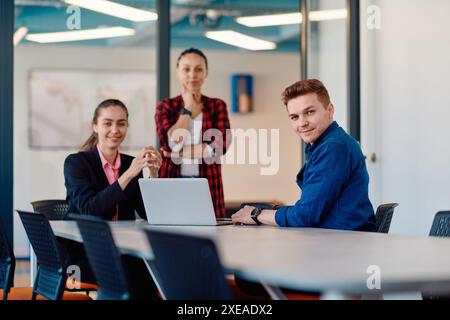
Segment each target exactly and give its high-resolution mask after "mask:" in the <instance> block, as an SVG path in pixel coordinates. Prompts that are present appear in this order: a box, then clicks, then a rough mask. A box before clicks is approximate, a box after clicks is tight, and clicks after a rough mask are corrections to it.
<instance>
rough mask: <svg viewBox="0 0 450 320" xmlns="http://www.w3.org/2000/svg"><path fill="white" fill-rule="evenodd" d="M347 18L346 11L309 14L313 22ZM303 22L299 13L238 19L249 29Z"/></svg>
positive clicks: (237, 19) (324, 11) (338, 10)
mask: <svg viewBox="0 0 450 320" xmlns="http://www.w3.org/2000/svg"><path fill="white" fill-rule="evenodd" d="M346 17H347V10H346V9H336V10H321V11H311V12H310V13H309V19H310V20H311V21H327V20H340V19H345V18H346ZM302 20H303V19H302V14H301V13H299V12H293V13H284V14H271V15H264V16H249V17H239V18H236V22H237V23H240V24H243V25H245V26H247V27H267V26H281V25H288V24H300V23H302Z"/></svg>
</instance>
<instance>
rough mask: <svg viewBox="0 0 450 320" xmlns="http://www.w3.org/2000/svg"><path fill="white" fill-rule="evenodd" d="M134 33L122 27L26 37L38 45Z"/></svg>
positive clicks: (132, 30)
mask: <svg viewBox="0 0 450 320" xmlns="http://www.w3.org/2000/svg"><path fill="white" fill-rule="evenodd" d="M135 33H136V31H134V29H130V28H124V27H111V28H97V29H86V30H76V31H64V32H51V33H34V34H29V35H27V36H26V39H27V40H28V41H34V42H40V43H52V42H68V41H82V40H93V39H104V38H114V37H126V36H132V35H134V34H135Z"/></svg>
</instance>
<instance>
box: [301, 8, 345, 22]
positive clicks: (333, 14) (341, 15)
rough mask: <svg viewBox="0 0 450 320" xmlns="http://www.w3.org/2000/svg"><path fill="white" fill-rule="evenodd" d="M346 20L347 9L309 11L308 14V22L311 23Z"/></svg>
mask: <svg viewBox="0 0 450 320" xmlns="http://www.w3.org/2000/svg"><path fill="white" fill-rule="evenodd" d="M346 18H347V9H336V10H321V11H311V12H310V13H309V20H311V21H328V20H343V19H346Z"/></svg>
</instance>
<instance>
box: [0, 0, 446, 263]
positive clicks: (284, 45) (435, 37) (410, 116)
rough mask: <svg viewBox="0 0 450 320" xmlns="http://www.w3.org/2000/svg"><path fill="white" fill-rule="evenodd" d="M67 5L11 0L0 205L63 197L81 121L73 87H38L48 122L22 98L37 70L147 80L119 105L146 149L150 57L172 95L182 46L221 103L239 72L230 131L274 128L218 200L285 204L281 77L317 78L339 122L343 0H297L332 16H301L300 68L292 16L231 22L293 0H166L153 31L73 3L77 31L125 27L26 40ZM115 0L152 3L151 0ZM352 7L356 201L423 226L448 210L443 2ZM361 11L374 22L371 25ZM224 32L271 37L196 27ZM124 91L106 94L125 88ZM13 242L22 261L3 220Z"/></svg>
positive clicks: (62, 26)
mask: <svg viewBox="0 0 450 320" xmlns="http://www.w3.org/2000/svg"><path fill="white" fill-rule="evenodd" d="M70 2H71V1H62V0H47V1H38V0H33V1H28V0H15V8H14V15H15V23H14V32H15V34H14V35H15V37H16V41H17V42H16V44H15V45H14V69H13V70H14V71H13V78H14V82H13V89H14V93H13V114H14V118H13V137H14V138H13V139H14V140H13V150H14V151H13V164H14V171H13V193H12V194H13V207H14V209H25V210H31V205H30V202H31V201H35V200H40V199H63V198H65V187H64V177H63V162H64V159H65V157H66V156H67V155H68V154H69V153H73V152H76V151H77V150H78V148H79V145H81V143H82V142H83V141H84V140H85V139H86V138H87V135H86V136H84V135H83V134H81V132H85V131H83V130H85V129H86V128H87V127H88V126H89V119H88V120H87V121H85V122H84V123H81V122H82V121H81V120H79V119H83V120H84V119H85V118H82V117H81V118H79V116H80V115H79V113H77V112H76V111H75V110H74V109H71V106H72V107H73V108H76V107H77V105H78V103H79V101H78V100H77V99H79V98H80V96H81V95H82V94H81V93H80V96H77V95H76V94H75V95H73V92H69V93H68V92H64V90H63V89H61V88H62V87H61V88H59V87H57V88H55V87H53V88H47V89H48V90H49V92H52V93H53V94H60V95H61V99H62V100H64V106H65V107H66V108H67V109H65V110H64V113H65V114H66V117H65V118H62V119H61V121H60V122H57V123H55V122H52V121H54V118H52V117H51V116H50V115H49V111H48V110H47V111H46V109H45V107H46V106H45V105H38V106H35V105H33V99H37V98H39V97H34V96H33V95H32V92H31V88H32V86H31V85H32V83H33V81H34V82H36V81H37V82H39V81H41V82H40V85H41V86H44V87H45V85H46V83H45V79H44V80H42V79H41V80H39V77H38V76H39V75H42V74H43V73H42V72H44V73H45V71H47V72H50V71H54V72H58V71H59V72H61V73H62V74H68V75H72V76H73V75H74V74H77V72H78V74H79V75H81V77H82V76H83V75H86V74H92V73H96V72H97V73H99V74H108V73H109V74H110V75H111V74H114V75H117V77H118V81H119V80H120V81H119V82H117V83H121V84H124V83H126V81H127V80H126V77H127V75H128V76H130V77H131V75H136V74H138V77H139V79H141V80H142V79H143V78H145V79H144V80H142V81H144V82H145V83H148V84H149V86H148V88H146V89H145V92H140V93H137V96H138V97H139V98H140V100H139V101H140V102H142V101H144V102H145V104H139V103H138V104H136V105H137V106H139V108H140V109H139V110H138V109H136V110H134V109H130V129H132V128H133V127H135V128H143V129H142V130H140V131H131V132H132V134H134V135H141V137H139V139H138V140H139V141H144V143H146V144H150V145H156V143H157V141H156V134H155V125H154V118H153V116H154V110H155V106H156V103H157V100H158V81H159V79H160V77H161V75H160V74H158V69H159V68H160V67H161V66H160V65H158V61H165V63H167V62H168V65H169V66H170V71H169V73H168V75H169V78H168V79H170V85H169V88H166V89H167V92H169V94H170V96H175V95H177V94H178V93H179V92H180V88H179V85H178V82H177V80H176V77H175V66H176V59H177V57H178V55H179V53H180V52H181V51H182V50H183V49H186V48H189V47H197V48H200V49H201V50H203V51H204V52H205V53H206V56H207V57H208V59H209V61H208V62H209V76H208V79H207V81H206V84H205V88H204V93H205V94H206V95H208V96H213V97H220V98H222V99H223V100H224V101H225V102H226V103H227V105H228V106H229V107H230V108H231V105H232V101H231V76H232V75H235V74H249V75H252V76H253V81H254V88H253V98H254V100H253V111H252V112H251V113H248V114H238V113H231V110H230V121H231V126H232V128H233V129H238V128H242V129H244V130H247V129H269V130H270V129H279V133H280V135H279V139H280V144H279V164H280V165H279V171H278V173H277V174H276V175H269V176H264V175H261V174H260V168H261V167H264V166H265V165H264V164H261V163H256V164H249V163H247V164H240V165H236V164H225V165H223V179H224V190H225V200H226V201H228V202H244V201H255V200H257V201H273V200H277V201H280V202H282V203H285V204H292V203H294V202H295V201H296V200H297V199H298V197H299V194H300V193H299V190H298V187H297V185H296V183H295V176H296V174H297V172H298V170H299V168H300V166H301V163H302V157H303V155H302V145H301V144H300V141H299V139H298V137H297V136H296V135H295V134H294V133H293V132H292V130H291V127H290V123H289V118H288V117H287V113H286V110H285V108H284V106H283V105H282V103H281V100H280V95H281V92H282V91H283V89H284V88H285V87H286V86H288V85H290V84H291V83H293V82H295V81H297V80H299V79H300V78H301V77H302V76H305V75H306V76H307V77H308V78H318V79H321V80H322V81H323V82H324V84H325V85H326V86H327V87H328V88H329V91H330V95H331V98H332V101H333V103H334V105H335V109H336V115H335V118H336V120H337V121H338V123H339V124H340V125H341V126H342V127H343V128H344V129H346V130H350V127H349V126H350V124H349V120H348V119H349V118H350V116H351V115H350V114H349V113H350V111H349V110H350V109H349V107H348V106H349V101H348V100H349V98H348V97H349V94H348V91H349V88H348V83H349V81H348V80H349V79H348V76H349V75H348V67H349V66H348V64H349V63H351V61H350V62H349V60H348V59H347V56H348V50H349V47H348V45H347V44H348V38H347V36H348V29H347V20H348V17H347V18H346V6H347V1H345V0H310V1H309V10H310V11H311V12H320V11H327V10H333V12H334V13H335V15H334V16H332V17H331V18H329V19H326V18H325V19H317V20H314V19H311V20H312V21H309V22H308V34H307V38H308V47H307V56H308V59H307V61H306V67H307V71H306V70H302V63H301V62H302V56H301V52H303V51H302V49H301V46H302V43H301V39H302V37H301V33H302V28H303V24H299V23H294V24H287V25H275V26H263V27H250V26H246V25H244V24H242V23H240V22H238V20H236V19H237V18H239V17H245V16H254V15H263V14H275V13H280V14H281V13H292V12H297V13H298V12H299V11H300V9H301V6H302V3H301V1H292V0H282V1H281V0H267V1H253V0H244V1H238V0H222V1H219V0H216V1H214V0H204V1H203V0H202V1H199V0H172V1H170V30H169V34H170V37H167V39H159V38H158V34H159V33H158V23H160V22H161V19H158V20H153V21H152V19H150V18H149V19H147V21H143V22H135V21H129V20H127V19H122V18H115V17H111V16H108V15H105V14H101V13H98V12H95V11H92V10H87V9H84V8H81V11H80V23H81V25H80V28H81V30H83V29H95V28H107V27H122V28H126V29H124V30H131V31H132V32H131V34H130V35H128V36H122V37H110V38H105V39H97V40H85V41H71V42H53V43H51V42H50V43H43V42H42V41H45V40H42V39H39V38H36V37H33V35H34V36H36V35H37V34H41V33H51V32H62V31H68V30H67V29H68V23H74V21H68V18H70V17H73V14H74V12H68V11H67V8H68V6H69V5H70ZM73 2H74V3H75V2H76V1H73ZM115 2H118V3H121V4H125V5H129V6H132V7H135V8H139V9H142V10H145V11H150V12H157V8H156V7H157V3H156V1H154V0H130V1H125V0H122V1H115ZM359 9H360V12H359V16H360V30H359V31H360V38H359V39H360V59H361V64H360V67H361V73H360V88H361V95H360V98H361V103H360V112H361V114H360V142H361V146H362V148H363V151H364V153H365V155H366V156H367V166H368V170H369V174H370V198H371V201H372V203H373V205H374V207H376V206H378V205H379V204H381V203H388V202H398V203H399V204H400V206H399V207H398V208H397V209H396V213H395V215H394V218H393V221H392V225H391V229H390V233H395V234H405V235H426V234H428V232H429V229H430V226H431V224H432V220H433V217H434V214H435V213H436V212H437V211H439V210H445V209H450V200H449V199H450V197H449V196H448V192H447V187H448V181H450V169H449V163H450V149H449V148H448V147H447V145H448V143H447V142H446V141H447V139H448V138H449V137H450V126H449V125H448V118H449V116H450V111H449V110H450V108H449V107H450V103H449V101H450V91H449V90H448V88H449V80H450V79H449V74H450V59H449V57H450V21H449V20H448V12H449V11H450V2H449V1H448V0H430V1H420V0H361V1H360V2H359ZM342 13H344V14H342ZM374 15H375V17H376V18H378V19H379V20H377V21H375V22H374V21H373V20H372V19H373V18H374ZM75 22H76V21H75ZM374 23H375V24H374ZM374 26H375V27H374ZM224 30H233V31H236V32H241V33H243V34H246V35H249V36H253V37H256V38H259V39H262V40H265V41H269V42H270V43H274V44H275V46H274V48H271V49H264V50H253V49H244V48H241V47H238V46H234V45H229V44H225V43H222V42H219V41H217V40H213V39H211V38H208V37H207V33H208V32H214V31H224ZM21 34H22V35H21ZM3 35H4V34H3V31H2V36H3ZM39 41H41V42H39ZM158 41H159V42H158ZM167 41H169V43H168V47H170V52H169V54H168V55H167V56H164V57H160V56H159V52H158V49H157V48H158V43H159V44H161V43H164V42H167ZM158 59H161V60H158ZM303 65H304V64H303ZM304 66H305V65H304ZM305 71H306V72H305ZM1 72H3V70H1ZM40 72H41V73H40ZM121 75H122V76H123V78H120V76H121ZM166 76H167V75H166ZM36 77H37V78H36ZM38 84H39V83H38ZM0 85H1V86H5V85H7V84H5V83H0ZM125 88H126V87H124V88H123V90H122V91H119V92H121V93H124V92H126V90H125ZM103 89H104V90H105V92H100V93H99V92H93V91H90V92H89V93H88V94H98V96H102V95H105V94H108V93H110V92H114V91H108V88H103ZM111 90H112V89H111ZM114 93H116V92H114ZM124 94H125V93H124ZM41 101H42V100H41ZM32 107H33V108H34V109H33V108H32ZM94 107H95V105H92V110H93V109H94ZM37 111H39V112H37ZM33 112H34V113H33ZM36 112H37V113H36ZM133 115H134V116H133ZM88 118H89V116H88ZM83 126H84V127H83ZM43 127H48V128H52V129H51V130H48V131H45V132H46V134H47V135H50V137H51V139H50V140H46V137H43V136H40V132H39V131H34V130H37V129H39V128H43ZM73 130H78V131H75V132H78V133H80V134H77V135H76V136H75V137H74V136H73V135H72V136H71V137H70V139H71V140H73V139H74V138H75V141H78V142H79V145H78V146H76V145H71V143H69V142H68V141H64V139H69V136H70V134H67V135H64V133H65V132H66V133H67V132H69V133H70V132H74V131H73ZM269 136H270V134H269ZM129 138H130V137H129ZM131 138H133V137H131ZM131 138H130V139H131ZM134 138H136V137H134ZM232 148H233V147H232ZM137 150H138V148H136V147H131V148H128V149H126V150H124V152H126V153H130V154H134V153H136V152H137ZM268 150H270V147H269V148H268ZM3 156H4V155H2V157H3ZM249 156H250V155H248V157H247V159H249ZM272 156H274V155H272ZM2 161H3V159H2ZM14 249H15V252H16V255H17V256H18V257H28V256H29V245H28V240H27V237H26V235H25V232H24V230H23V227H22V225H21V223H20V220H19V219H18V216H17V215H14Z"/></svg>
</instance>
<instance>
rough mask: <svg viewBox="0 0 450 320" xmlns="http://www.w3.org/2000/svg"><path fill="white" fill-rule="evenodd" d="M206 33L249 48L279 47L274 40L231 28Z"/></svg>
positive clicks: (271, 48) (217, 39)
mask: <svg viewBox="0 0 450 320" xmlns="http://www.w3.org/2000/svg"><path fill="white" fill-rule="evenodd" d="M205 35H206V37H207V38H209V39H212V40H216V41H219V42H223V43H226V44H230V45H232V46H236V47H240V48H244V49H248V50H273V49H275V48H276V47H277V45H276V44H275V43H274V42H270V41H265V40H261V39H258V38H254V37H250V36H247V35H245V34H242V33H239V32H235V31H231V30H223V31H208V32H206V34H205Z"/></svg>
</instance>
